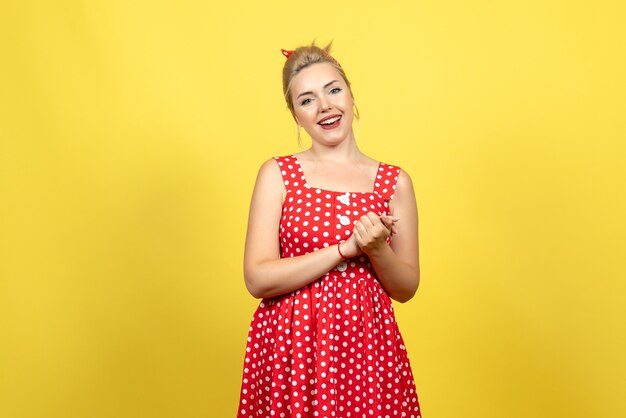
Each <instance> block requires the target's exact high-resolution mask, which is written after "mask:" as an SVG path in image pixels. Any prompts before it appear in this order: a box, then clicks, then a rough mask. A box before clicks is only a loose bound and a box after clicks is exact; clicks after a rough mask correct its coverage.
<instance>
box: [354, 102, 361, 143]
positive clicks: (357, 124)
mask: <svg viewBox="0 0 626 418" xmlns="http://www.w3.org/2000/svg"><path fill="white" fill-rule="evenodd" d="M354 108H355V109H356V115H355V116H356V131H355V132H354V141H355V142H356V140H357V137H358V135H359V121H360V120H361V117H360V115H359V108H358V107H356V103H355V104H354Z"/></svg>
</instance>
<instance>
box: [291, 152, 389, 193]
mask: <svg viewBox="0 0 626 418" xmlns="http://www.w3.org/2000/svg"><path fill="white" fill-rule="evenodd" d="M291 157H292V158H293V159H294V160H295V161H296V162H297V163H298V165H299V166H300V175H301V177H302V182H303V183H304V187H305V188H307V189H314V190H321V191H323V192H328V193H338V194H346V193H349V194H352V193H354V194H376V180H377V178H378V177H377V176H378V172H379V171H380V168H381V167H382V164H383V163H382V161H379V162H378V167H377V168H376V175H375V176H374V182H373V183H372V190H371V191H367V192H354V191H339V190H329V189H323V188H321V187H313V186H309V183H308V181H307V179H306V176H305V175H304V169H303V168H302V165H301V164H300V160H299V159H298V157H296V156H295V155H294V154H291Z"/></svg>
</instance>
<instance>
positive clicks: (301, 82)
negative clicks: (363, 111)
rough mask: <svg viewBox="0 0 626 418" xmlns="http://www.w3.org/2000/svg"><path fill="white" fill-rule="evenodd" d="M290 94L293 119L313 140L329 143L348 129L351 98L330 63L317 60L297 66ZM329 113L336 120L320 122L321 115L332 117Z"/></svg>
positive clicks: (344, 136) (349, 126)
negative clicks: (298, 67) (315, 62)
mask: <svg viewBox="0 0 626 418" xmlns="http://www.w3.org/2000/svg"><path fill="white" fill-rule="evenodd" d="M291 98H292V102H293V108H294V114H295V117H296V120H297V121H298V123H299V124H300V125H301V126H302V127H303V128H304V129H305V130H306V131H307V133H308V134H309V135H310V136H311V138H312V139H313V140H314V141H317V142H320V143H323V144H325V145H333V144H337V143H340V142H342V141H343V140H344V139H346V138H347V137H348V135H350V134H351V133H352V120H353V118H354V111H353V106H354V101H353V100H352V96H351V94H350V90H349V89H348V86H347V85H346V82H345V81H344V80H343V78H342V77H341V75H340V74H339V73H338V72H337V70H336V69H335V67H333V66H332V65H331V64H328V63H317V64H313V65H310V66H308V67H306V68H305V69H303V70H301V71H300V72H299V73H298V74H297V75H296V76H295V77H294V78H293V80H292V84H291ZM329 116H330V117H331V118H330V119H329ZM333 116H337V117H339V120H338V121H337V122H335V123H333V124H331V125H321V124H320V122H321V121H323V120H324V119H327V120H330V121H332V120H334V119H336V117H333Z"/></svg>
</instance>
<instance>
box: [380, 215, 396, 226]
mask: <svg viewBox="0 0 626 418" xmlns="http://www.w3.org/2000/svg"><path fill="white" fill-rule="evenodd" d="M380 220H381V222H382V223H383V224H384V225H385V226H386V227H387V228H391V227H392V226H393V224H394V221H393V219H391V218H390V217H389V216H386V215H382V216H381V217H380Z"/></svg>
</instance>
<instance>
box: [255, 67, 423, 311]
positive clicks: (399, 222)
mask: <svg viewBox="0 0 626 418" xmlns="http://www.w3.org/2000/svg"><path fill="white" fill-rule="evenodd" d="M332 80H336V81H335V82H334V83H332V84H330V85H329V82H331V81H332ZM325 86H326V87H325ZM305 92H308V94H304V95H301V94H302V93H305ZM291 97H292V100H293V103H294V116H295V118H296V121H297V123H299V124H300V125H301V126H302V127H303V128H304V129H305V130H306V131H307V133H308V134H309V135H310V136H311V138H312V140H313V142H312V145H311V148H309V149H308V150H306V151H304V152H302V153H299V154H295V156H296V157H297V158H298V161H299V162H300V165H301V168H302V170H303V172H304V173H305V177H306V180H307V183H308V184H309V186H311V187H315V188H322V189H326V190H335V191H351V192H357V191H371V189H372V184H373V183H374V178H375V175H376V169H377V167H378V162H377V161H376V160H374V159H372V158H370V157H368V156H367V155H365V154H363V153H362V152H361V151H360V150H359V148H358V147H357V144H356V141H355V139H354V133H353V131H352V120H353V117H354V115H353V111H352V109H353V105H354V101H353V99H352V96H351V94H350V92H349V89H348V86H347V84H346V83H345V81H344V80H343V79H342V78H341V76H340V75H339V73H338V72H337V71H336V70H335V69H334V68H333V67H332V66H331V65H329V64H327V63H318V64H313V65H311V66H309V67H307V68H305V69H303V70H302V71H300V73H298V75H296V76H295V77H294V79H293V83H292V90H291ZM335 114H337V115H340V116H341V118H342V119H341V124H340V126H339V127H338V128H335V129H332V130H324V129H322V128H321V126H320V125H319V124H318V122H319V120H320V119H322V118H324V117H326V116H328V115H335ZM285 196H286V189H285V186H284V184H283V180H282V176H281V174H280V170H279V167H278V165H277V163H276V161H275V160H274V159H273V158H271V159H269V160H267V161H265V162H264V163H263V164H262V165H261V167H260V169H259V171H258V174H257V179H256V183H255V186H254V191H253V193H252V200H251V204H250V212H249V218H248V230H247V234H246V245H245V253H244V277H245V283H246V287H247V289H248V291H249V292H250V293H251V294H252V295H253V296H254V297H256V298H269V297H274V296H278V295H282V294H285V293H289V292H292V291H294V290H297V289H300V288H302V287H303V286H306V285H307V284H309V283H311V282H313V281H314V280H316V279H318V278H319V277H321V276H323V275H324V274H325V273H327V272H328V271H330V270H331V269H332V268H333V267H335V266H336V265H337V264H338V263H339V262H340V261H342V258H341V256H340V255H339V251H338V250H337V245H339V246H340V249H341V253H342V254H344V255H345V256H346V257H354V256H357V255H359V254H366V255H367V256H368V257H369V259H370V261H371V263H372V267H373V268H374V270H375V271H376V275H377V276H378V278H379V279H380V281H381V283H382V285H383V287H384V289H385V290H386V291H387V293H388V294H389V296H390V297H391V298H392V299H394V300H396V301H398V302H402V303H404V302H407V301H408V300H410V299H411V298H412V297H413V296H414V295H415V292H416V291H417V288H418V286H419V281H420V272H419V270H420V269H419V247H418V214H417V204H416V200H415V194H414V192H413V184H412V182H411V178H410V177H409V175H408V174H407V173H406V172H405V171H404V170H400V175H399V177H398V182H397V186H396V190H395V193H394V198H393V199H392V200H391V201H390V202H389V211H390V213H391V214H392V215H393V216H383V217H380V216H379V215H378V214H376V213H374V212H369V213H368V214H367V215H365V216H362V217H361V218H360V219H359V220H358V221H357V222H356V223H355V225H354V228H353V233H352V235H351V236H350V237H349V238H348V239H347V240H346V241H343V242H341V243H339V244H336V245H331V246H328V247H325V248H321V249H319V250H317V251H312V252H310V253H307V254H303V255H300V256H297V257H288V258H280V243H279V239H278V230H279V224H280V216H281V211H282V204H283V202H284V200H285ZM392 233H393V234H394V237H393V240H392V242H391V245H389V244H388V243H387V241H386V240H387V237H388V236H389V235H390V234H392Z"/></svg>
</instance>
